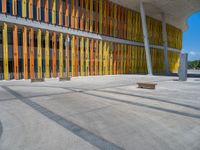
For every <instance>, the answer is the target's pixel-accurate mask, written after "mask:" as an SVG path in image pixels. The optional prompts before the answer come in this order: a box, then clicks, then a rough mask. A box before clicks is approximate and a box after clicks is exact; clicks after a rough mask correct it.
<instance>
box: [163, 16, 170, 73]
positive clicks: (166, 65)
mask: <svg viewBox="0 0 200 150" xmlns="http://www.w3.org/2000/svg"><path fill="white" fill-rule="evenodd" d="M162 37H163V46H164V67H165V74H166V75H168V74H169V64H168V44H167V26H166V20H165V14H164V13H162Z"/></svg>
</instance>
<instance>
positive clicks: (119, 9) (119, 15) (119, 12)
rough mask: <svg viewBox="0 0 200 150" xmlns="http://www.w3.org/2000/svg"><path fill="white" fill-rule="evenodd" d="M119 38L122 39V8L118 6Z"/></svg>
mask: <svg viewBox="0 0 200 150" xmlns="http://www.w3.org/2000/svg"><path fill="white" fill-rule="evenodd" d="M117 16H118V18H117V19H118V20H117V27H118V28H117V37H119V38H120V37H121V7H120V6H119V5H118V7H117Z"/></svg>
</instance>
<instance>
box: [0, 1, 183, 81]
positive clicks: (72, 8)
mask: <svg viewBox="0 0 200 150" xmlns="http://www.w3.org/2000/svg"><path fill="white" fill-rule="evenodd" d="M12 1H13V0H12ZM1 2H2V4H1V11H2V12H1V13H8V14H10V15H15V16H18V17H23V18H27V19H33V20H37V21H41V22H45V23H50V24H55V25H59V26H65V27H70V28H74V29H77V30H83V31H87V32H94V33H98V34H102V35H106V36H111V37H116V38H121V39H126V40H130V41H136V42H143V33H142V25H141V17H140V13H138V12H136V11H133V10H130V9H127V8H124V7H122V6H120V5H117V4H115V3H112V2H110V1H109V0H101V1H99V0H65V1H62V0H51V1H48V0H44V1H41V0H36V1H32V0H30V1H27V0H22V1H13V2H12V3H9V4H10V5H12V6H11V7H7V6H6V5H8V3H6V2H5V1H3V0H2V1H1ZM19 5H20V7H21V8H20V7H16V6H19ZM9 8H11V9H9ZM8 9H9V10H8ZM147 29H148V35H149V42H150V44H154V45H160V46H162V45H163V39H162V23H161V21H159V20H156V19H153V18H151V17H147ZM0 31H1V36H2V39H3V41H2V50H1V51H0V53H2V54H3V55H2V56H3V57H2V58H0V59H2V62H3V65H2V68H3V69H1V68H0V74H1V73H2V74H3V79H5V80H8V79H20V78H24V79H29V78H31V79H33V78H43V77H46V78H49V77H63V76H64V75H65V74H67V73H70V74H71V76H89V75H113V74H133V73H141V74H145V73H147V66H146V56H145V49H144V47H140V46H132V45H125V44H119V43H112V42H108V41H98V40H94V39H89V38H85V37H77V36H74V35H64V34H63V33H56V32H53V33H51V32H49V31H42V30H40V29H33V28H29V27H23V28H21V27H18V26H17V25H13V26H12V25H9V27H8V25H7V24H6V23H3V25H2V26H1V29H0ZM10 33H11V34H12V37H13V40H12V45H11V47H12V50H8V49H9V48H10V47H9V45H10V43H9V39H8V35H9V34H10ZM19 33H21V34H20V35H21V36H19ZM67 37H70V43H69V44H68V45H67V47H66V46H65V41H66V39H67ZM167 38H168V46H169V47H171V48H177V49H181V48H182V31H181V30H180V29H178V28H176V27H173V26H172V25H167ZM18 41H22V45H19V44H18V43H19V42H18ZM19 48H22V50H21V51H22V52H23V53H22V54H21V53H19V51H20V50H19ZM10 51H12V54H11V55H13V56H11V55H10V54H9V52H10ZM19 59H22V60H23V64H21V63H19ZM151 59H152V67H153V72H154V73H163V72H164V51H163V49H154V48H152V49H151ZM168 59H169V66H170V72H177V70H178V66H179V53H177V52H169V53H168ZM0 61H1V60H0ZM10 64H11V65H10ZM10 66H14V68H12V67H11V68H10ZM0 67H1V66H0ZM19 68H22V69H21V71H20V69H19ZM11 74H13V75H11Z"/></svg>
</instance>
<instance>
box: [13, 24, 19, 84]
mask: <svg viewBox="0 0 200 150" xmlns="http://www.w3.org/2000/svg"><path fill="white" fill-rule="evenodd" d="M13 54H14V79H15V80H18V79H19V65H18V64H19V61H18V59H19V57H18V27H17V26H16V25H14V26H13Z"/></svg>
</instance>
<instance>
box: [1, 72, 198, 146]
mask: <svg viewBox="0 0 200 150" xmlns="http://www.w3.org/2000/svg"><path fill="white" fill-rule="evenodd" d="M177 79H178V78H177V77H161V76H143V75H118V76H98V77H74V78H72V80H71V81H63V82H59V81H58V79H46V81H45V82H42V83H30V81H29V80H28V81H25V80H20V81H1V82H0V150H68V149H69V150H71V149H72V150H93V149H102V150H104V149H105V150H112V149H113V150H115V149H119V150H121V149H129V150H133V149H134V150H171V149H172V150H198V149H200V142H199V141H200V78H189V79H188V81H187V82H180V81H178V80H177ZM137 82H156V83H157V84H158V85H157V87H156V90H145V89H138V88H137V85H136V83H137Z"/></svg>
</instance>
